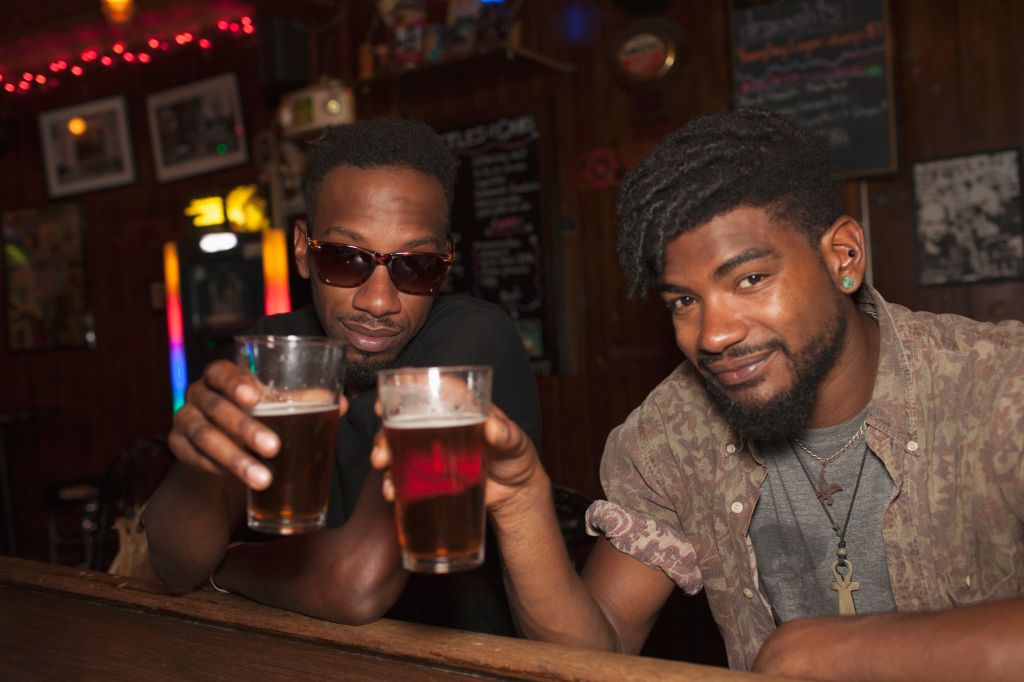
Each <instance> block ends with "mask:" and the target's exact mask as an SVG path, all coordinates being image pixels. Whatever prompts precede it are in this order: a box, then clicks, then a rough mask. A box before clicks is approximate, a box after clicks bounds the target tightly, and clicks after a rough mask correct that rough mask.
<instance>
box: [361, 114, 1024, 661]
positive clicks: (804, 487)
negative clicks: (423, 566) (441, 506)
mask: <svg viewBox="0 0 1024 682" xmlns="http://www.w3.org/2000/svg"><path fill="white" fill-rule="evenodd" d="M618 208H619V215H620V218H621V222H622V227H621V238H620V243H619V256H620V261H621V263H622V266H623V269H624V270H625V273H626V276H627V279H628V280H629V282H630V285H631V287H632V291H633V293H634V294H641V293H643V292H644V291H645V289H646V288H647V287H648V286H649V285H651V284H653V285H654V287H655V288H656V289H657V291H658V294H659V295H660V297H661V299H662V300H663V301H664V303H665V305H666V306H667V307H668V310H669V312H670V314H671V316H672V322H673V326H674V329H675V337H676V342H677V344H678V346H679V348H680V350H681V351H682V353H683V356H684V358H685V360H684V361H683V362H682V364H680V365H679V367H677V368H676V370H675V371H673V372H672V373H671V374H670V375H669V376H668V377H667V378H666V379H665V380H664V381H663V382H662V383H661V384H660V385H659V386H658V387H657V388H655V389H654V390H653V391H652V392H651V394H650V395H649V396H648V397H647V399H646V400H645V401H644V402H643V404H641V405H640V406H639V407H638V408H637V409H636V410H635V411H634V412H633V413H632V414H631V415H630V416H629V418H628V419H627V420H626V422H625V423H624V424H622V425H621V426H619V427H618V428H617V429H615V430H614V431H613V432H612V434H611V435H610V437H609V438H608V443H607V446H606V449H605V453H604V458H603V461H602V465H601V478H602V483H603V485H604V489H605V493H606V495H607V500H602V501H598V502H596V503H594V505H593V506H592V507H591V508H590V510H589V511H588V525H589V528H590V529H591V530H592V531H593V532H594V533H595V534H600V535H603V536H604V537H603V538H601V539H600V540H598V542H597V544H596V545H595V548H594V550H593V552H592V554H591V556H590V557H589V560H588V562H587V564H586V566H585V568H584V570H583V573H582V577H577V576H576V574H575V573H574V571H573V569H572V567H571V565H570V564H569V562H568V561H567V559H566V557H565V552H564V550H561V548H560V546H559V540H558V537H559V536H558V528H557V526H556V525H555V520H554V515H553V513H552V511H551V506H552V505H551V498H550V492H549V489H550V486H549V485H548V480H547V476H546V474H545V473H544V471H543V468H542V466H541V465H540V463H539V460H538V458H537V455H536V453H535V451H534V449H533V447H532V446H531V444H530V443H529V441H528V439H526V438H524V437H523V435H522V433H521V432H520V431H519V430H518V429H517V428H516V427H515V426H514V425H513V424H512V423H511V422H510V421H508V420H504V419H501V418H500V416H499V417H496V418H494V419H491V420H490V421H489V423H488V424H487V430H486V433H487V435H488V438H489V440H490V443H491V444H492V446H493V448H494V451H495V452H494V455H493V456H492V458H491V460H490V469H489V476H490V478H489V480H488V487H487V504H488V507H489V509H490V512H491V518H492V521H493V525H494V527H495V528H496V532H497V535H498V539H499V543H500V545H501V549H502V557H503V559H504V561H505V566H506V570H507V571H508V576H509V580H510V585H511V593H512V595H513V608H514V610H515V612H516V615H517V618H518V622H519V624H520V626H521V627H522V629H523V631H524V632H525V633H526V634H527V635H528V636H530V637H533V638H538V639H544V640H548V641H554V642H561V643H567V644H574V645H577V646H588V647H596V648H602V649H610V650H616V651H623V652H637V651H639V650H640V648H641V646H642V645H643V643H644V640H645V638H646V637H647V634H648V632H649V631H650V628H651V626H652V624H653V623H654V620H655V617H656V616H657V614H658V611H659V610H660V609H661V607H662V605H663V604H664V602H665V600H666V599H667V597H668V596H669V594H670V593H671V591H672V590H673V589H674V588H675V587H676V586H678V587H680V588H682V589H683V590H685V591H686V592H688V593H695V592H697V591H698V590H700V589H702V588H703V589H704V590H706V592H707V596H708V601H709V603H710V605H711V608H712V611H713V613H714V616H715V619H716V622H717V624H718V626H719V628H720V630H721V632H722V635H723V637H724V640H725V644H726V648H727V651H728V655H729V662H730V665H731V666H732V667H734V668H741V669H755V670H762V671H773V672H778V673H783V674H789V675H793V676H796V677H801V678H813V679H836V680H839V679H928V680H937V679H958V680H960V679H972V680H977V679H1009V678H1011V677H1016V678H1018V679H1019V676H1020V675H1021V671H1024V646H1022V645H1021V643H1022V642H1024V600H1022V599H1021V594H1022V586H1024V324H1021V323H1020V322H1004V323H1000V324H998V325H992V324H981V323H977V322H974V321H971V320H967V319H965V318H961V317H956V316H953V315H932V314H928V313H914V312H911V311H909V310H907V309H905V308H903V307H901V306H898V305H893V304H890V303H887V302H886V301H885V300H884V299H883V298H882V297H881V296H880V295H879V293H878V292H877V291H875V290H874V289H873V288H872V287H871V286H869V285H868V284H867V283H866V282H865V281H864V273H865V264H866V260H867V256H866V249H867V244H866V243H865V241H864V233H863V230H862V229H861V226H860V225H859V224H858V223H857V221H856V220H854V219H853V218H851V217H850V216H847V215H843V213H842V211H841V210H840V207H839V204H838V202H837V199H836V196H835V192H834V188H833V183H832V177H831V165H830V160H829V150H828V146H827V143H826V142H825V141H824V140H823V139H821V138H819V137H818V136H816V135H813V134H811V133H808V132H806V131H803V130H801V129H799V128H798V127H796V126H795V125H793V124H792V123H791V122H790V121H788V120H786V119H785V118H783V117H781V116H779V115H776V114H771V113H768V112H761V111H739V112H734V113H724V114H716V115H710V116H706V117H702V118H699V119H696V120H695V121H693V122H691V123H690V124H689V125H687V126H686V127H684V128H683V129H682V130H680V131H678V132H676V133H674V134H673V135H671V136H669V137H668V138H667V139H666V140H665V141H664V142H662V143H661V144H659V145H658V146H657V147H655V148H654V149H653V150H652V151H651V152H650V153H649V154H648V155H647V157H646V158H645V159H644V160H643V161H642V162H641V163H640V165H639V166H638V167H637V168H636V169H635V170H634V171H632V172H631V173H630V174H629V176H628V177H627V178H626V181H625V183H624V185H623V188H622V193H621V196H620V200H619V206H618ZM387 460H388V453H387V451H386V446H381V447H379V448H378V450H377V451H376V452H375V453H374V461H375V464H376V465H377V466H383V465H385V464H386V462H387Z"/></svg>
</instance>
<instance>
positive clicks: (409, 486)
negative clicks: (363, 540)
mask: <svg viewBox="0 0 1024 682" xmlns="http://www.w3.org/2000/svg"><path fill="white" fill-rule="evenodd" d="M491 381H492V380H491V368H490V367H478V366H472V367H470V366H463V367H416V368H413V367H409V368H403V369H390V370H384V371H381V372H378V374H377V383H378V394H377V395H378V399H379V400H380V404H381V408H382V410H383V417H384V433H385V435H386V437H387V439H388V446H389V448H390V450H391V481H392V483H393V484H394V487H395V523H396V525H397V527H398V539H399V542H400V543H401V546H402V565H403V566H404V567H405V568H406V570H409V571H415V572H419V573H452V572H454V571H463V570H467V569H470V568H475V567H477V566H479V565H480V564H481V563H483V560H484V528H485V524H486V519H487V516H486V513H485V509H484V481H485V479H486V476H487V471H486V462H485V461H484V456H483V455H484V421H485V420H486V419H487V412H488V410H489V409H490V404H491Z"/></svg>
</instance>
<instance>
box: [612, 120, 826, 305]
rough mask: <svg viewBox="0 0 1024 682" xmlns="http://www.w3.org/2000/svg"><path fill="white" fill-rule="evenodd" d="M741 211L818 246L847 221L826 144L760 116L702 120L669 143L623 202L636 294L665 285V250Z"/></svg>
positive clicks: (622, 254) (634, 176) (647, 162)
mask: <svg viewBox="0 0 1024 682" xmlns="http://www.w3.org/2000/svg"><path fill="white" fill-rule="evenodd" d="M741 206H749V207H754V208H763V209H765V210H766V211H767V212H768V214H769V216H770V217H771V218H772V219H773V220H774V221H777V222H780V223H782V224H790V225H792V226H794V227H797V228H799V229H802V230H803V231H804V233H805V235H806V236H807V239H808V240H809V241H810V242H811V243H812V244H815V245H816V244H817V243H818V240H819V239H820V238H821V235H822V234H824V232H825V230H826V229H827V228H828V227H829V225H831V224H832V223H833V222H834V221H835V220H836V219H837V218H838V217H839V216H840V215H841V214H842V211H841V208H840V204H839V199H838V197H837V196H836V192H835V187H834V181H833V178H832V165H831V158H830V150H829V145H828V141H827V140H826V139H825V138H824V137H822V136H820V135H817V134H815V133H812V132H809V131H807V130H804V129H802V128H799V127H797V126H796V125H795V124H794V123H793V122H792V121H790V120H789V119H787V118H785V117H783V116H781V115H779V114H775V113H772V112H769V111H764V110H758V109H740V110H738V111H734V112H723V113H717V114H709V115H705V116H701V117H699V118H696V119H694V120H693V121H691V122H690V123H688V124H687V125H686V126H684V127H683V128H681V129H680V130H678V131H676V132H674V133H672V134H671V135H669V136H668V137H667V138H666V139H665V140H663V141H662V142H660V143H659V144H658V145H657V146H655V147H654V148H653V149H652V150H651V151H650V152H648V154H647V155H646V156H645V157H644V158H643V160H642V161H641V162H640V164H639V165H638V166H637V167H636V168H635V169H633V170H632V171H631V172H629V173H628V174H627V176H626V178H625V180H624V182H623V185H622V190H621V191H620V193H619V198H618V205H617V212H618V216H619V220H620V223H621V227H620V232H619V246H618V250H619V263H620V264H621V265H622V269H623V272H624V273H625V275H626V279H627V281H628V283H629V293H630V295H631V296H637V297H639V296H642V295H643V294H644V293H645V291H646V289H647V287H648V285H649V284H651V283H652V282H655V281H657V279H658V278H659V277H660V276H661V272H662V268H663V267H664V260H665V245H666V244H667V243H668V242H670V241H671V240H672V239H674V238H676V237H677V236H679V235H680V234H682V233H683V232H687V231H689V230H692V229H694V228H696V227H699V226H701V225H704V224H705V223H707V222H708V221H710V220H711V219H713V218H715V217H716V216H719V215H721V214H723V213H727V212H729V211H731V210H733V209H735V208H739V207H741Z"/></svg>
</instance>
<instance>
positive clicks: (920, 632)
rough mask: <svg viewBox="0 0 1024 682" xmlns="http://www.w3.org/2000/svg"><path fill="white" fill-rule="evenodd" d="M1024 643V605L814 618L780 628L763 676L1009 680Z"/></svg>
mask: <svg viewBox="0 0 1024 682" xmlns="http://www.w3.org/2000/svg"><path fill="white" fill-rule="evenodd" d="M1022 642H1024V599H1012V600H1008V601H1001V602H993V603H990V604H982V605H979V606H972V607H967V608H963V609H956V610H949V611H938V612H931V613H887V614H873V615H867V616H852V617H851V616H839V617H831V618H808V619H804V620H799V621H793V622H792V623H787V624H786V625H785V626H783V627H782V628H780V630H779V631H778V632H777V633H776V634H775V635H774V636H773V637H772V638H771V639H770V640H768V643H766V644H765V646H764V648H763V649H762V651H761V653H760V654H759V655H758V658H757V661H756V662H755V670H758V671H761V672H773V673H778V674H784V675H790V676H794V677H808V678H814V679H820V680H854V679H872V680H880V681H884V680H929V681H937V682H938V681H942V680H966V679H970V680H978V681H985V680H1008V679H1014V678H1015V676H1018V675H1020V671H1021V670H1024V646H1022V644H1021V643H1022ZM825 661H827V663H824V662H825Z"/></svg>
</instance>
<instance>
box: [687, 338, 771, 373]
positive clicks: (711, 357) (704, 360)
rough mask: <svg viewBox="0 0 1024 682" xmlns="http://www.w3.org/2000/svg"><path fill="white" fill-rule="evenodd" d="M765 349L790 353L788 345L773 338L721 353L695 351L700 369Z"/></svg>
mask: <svg viewBox="0 0 1024 682" xmlns="http://www.w3.org/2000/svg"><path fill="white" fill-rule="evenodd" d="M766 350H778V351H782V352H783V353H784V354H786V355H787V356H788V355H790V352H789V346H787V345H786V344H785V343H783V342H782V341H779V340H778V339H773V340H771V341H768V342H766V343H762V344H760V345H758V346H736V347H734V348H730V349H728V350H725V351H722V352H721V353H708V352H706V351H698V352H697V364H698V365H700V367H701V368H702V369H707V368H708V366H709V365H712V364H714V363H716V362H718V361H719V360H727V359H728V360H735V359H737V358H742V357H744V356H747V355H753V354H754V353H761V352H763V351H766Z"/></svg>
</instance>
